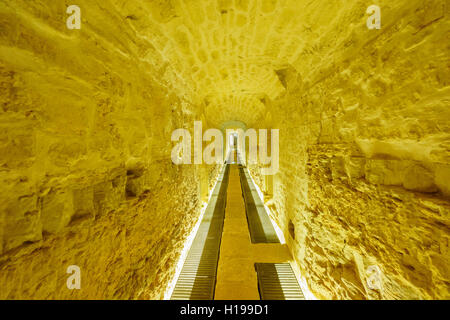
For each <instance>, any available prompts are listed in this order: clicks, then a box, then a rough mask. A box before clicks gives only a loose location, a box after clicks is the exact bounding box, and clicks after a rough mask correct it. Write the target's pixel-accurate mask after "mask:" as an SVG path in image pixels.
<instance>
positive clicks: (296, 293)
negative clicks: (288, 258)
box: [255, 263, 305, 300]
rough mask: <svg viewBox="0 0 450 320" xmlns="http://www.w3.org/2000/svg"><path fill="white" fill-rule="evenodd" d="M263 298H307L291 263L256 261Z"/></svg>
mask: <svg viewBox="0 0 450 320" xmlns="http://www.w3.org/2000/svg"><path fill="white" fill-rule="evenodd" d="M255 269H256V273H257V276H258V290H259V295H260V297H261V300H305V297H304V296H303V292H302V289H301V288H300V285H299V284H298V281H297V278H296V277H295V274H294V271H293V270H292V268H291V265H290V264H289V263H255Z"/></svg>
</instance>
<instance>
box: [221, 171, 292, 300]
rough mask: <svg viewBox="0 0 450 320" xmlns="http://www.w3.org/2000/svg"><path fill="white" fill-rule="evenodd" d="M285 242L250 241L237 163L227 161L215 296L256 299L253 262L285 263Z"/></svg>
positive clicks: (227, 298)
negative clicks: (225, 202)
mask: <svg viewBox="0 0 450 320" xmlns="http://www.w3.org/2000/svg"><path fill="white" fill-rule="evenodd" d="M289 260H291V255H290V253H289V250H288V248H287V246H286V245H285V244H279V243H257V244H252V242H251V238H250V232H249V229H248V223H247V217H246V214H245V202H244V198H243V197H242V189H241V182H240V178H239V169H238V165H236V164H231V165H230V176H229V182H228V191H227V204H226V211H225V221H224V226H223V234H222V242H221V245H220V256H219V265H218V270H217V282H216V289H215V297H214V299H216V300H259V299H260V295H259V292H258V280H257V274H256V270H255V263H257V262H262V263H283V262H284V263H289Z"/></svg>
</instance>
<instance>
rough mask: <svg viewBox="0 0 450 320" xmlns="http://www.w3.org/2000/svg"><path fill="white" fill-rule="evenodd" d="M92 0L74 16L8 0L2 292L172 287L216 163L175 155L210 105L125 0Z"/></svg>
mask: <svg viewBox="0 0 450 320" xmlns="http://www.w3.org/2000/svg"><path fill="white" fill-rule="evenodd" d="M88 3H89V5H87V4H88ZM80 4H81V5H85V6H84V7H85V8H87V7H88V8H89V10H88V11H83V14H84V15H83V16H82V17H83V25H82V28H81V30H68V29H67V28H66V24H65V20H66V18H67V15H66V13H65V10H66V5H65V3H64V1H50V2H49V1H16V0H14V1H2V2H1V3H0V21H1V25H2V27H1V31H0V43H1V46H0V105H1V110H0V153H1V157H0V182H1V184H2V187H1V194H0V254H1V256H0V288H1V289H0V299H5V298H7V299H17V298H33V299H40V298H44V299H46V298H59V299H61V298H62V299H65V298H90V299H105V298H125V299H130V298H131V299H133V298H146V299H147V298H161V297H162V293H163V292H164V289H165V286H166V284H167V283H168V281H170V279H171V277H172V276H173V272H174V267H175V262H176V259H177V258H178V256H179V253H180V250H181V249H182V248H183V245H184V240H185V238H186V236H187V235H188V234H189V232H190V231H191V229H192V227H193V225H194V223H195V222H196V219H197V218H198V216H199V214H200V206H201V204H202V203H201V200H204V199H205V194H206V195H207V193H208V189H209V188H210V187H211V186H212V183H213V182H214V180H215V178H216V176H217V174H218V173H217V170H216V168H215V167H214V166H198V167H193V166H175V165H173V164H172V162H171V158H170V153H171V148H172V143H171V139H170V138H171V133H172V131H173V130H174V129H176V128H180V127H187V128H190V127H192V123H193V121H194V120H198V119H200V117H199V116H198V107H195V106H194V105H193V104H192V103H190V102H188V100H187V97H186V96H184V95H183V94H180V92H179V91H178V90H175V89H174V88H173V86H171V84H170V83H169V82H168V81H167V80H164V78H165V77H166V78H170V77H172V76H173V75H171V72H172V71H171V69H170V67H169V66H167V63H163V61H162V60H163V59H162V58H161V57H158V56H157V55H156V53H155V52H152V51H151V48H150V46H149V44H148V43H147V42H146V41H145V39H142V38H141V37H140V36H139V35H138V34H137V33H136V32H135V30H134V29H133V28H132V27H131V25H130V24H129V22H128V20H130V19H128V18H127V17H126V16H123V13H120V12H119V10H118V9H117V8H115V7H113V6H108V5H106V6H103V5H102V3H101V2H98V3H91V1H81V3H80ZM87 13H89V14H87ZM152 55H153V56H152ZM150 57H152V58H150ZM69 265H78V266H79V267H80V268H81V273H82V289H81V290H68V289H67V287H66V280H67V278H68V276H69V275H68V274H66V269H67V267H68V266H69Z"/></svg>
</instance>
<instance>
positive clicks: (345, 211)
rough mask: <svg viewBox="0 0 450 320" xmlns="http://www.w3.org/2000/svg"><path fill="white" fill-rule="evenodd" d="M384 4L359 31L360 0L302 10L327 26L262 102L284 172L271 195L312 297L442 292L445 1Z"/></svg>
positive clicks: (449, 170) (445, 290)
mask: <svg viewBox="0 0 450 320" xmlns="http://www.w3.org/2000/svg"><path fill="white" fill-rule="evenodd" d="M379 2H381V7H382V8H384V9H383V11H382V12H383V20H382V23H383V27H382V29H381V30H380V31H369V30H367V29H366V28H361V23H358V21H360V20H359V19H360V17H359V16H358V15H355V14H354V11H355V10H357V9H358V8H360V6H362V5H363V4H364V3H363V2H361V1H354V2H351V3H348V4H346V5H345V6H343V7H342V6H341V7H338V5H337V3H336V5H335V6H336V8H335V11H334V12H335V13H334V15H335V17H336V19H331V18H332V15H333V14H332V12H333V10H330V11H329V10H319V8H318V7H317V8H315V9H314V12H312V11H311V12H308V11H307V12H305V14H304V15H305V18H306V19H308V23H310V26H311V29H312V30H319V29H321V30H322V31H321V33H320V36H318V37H317V38H316V39H315V40H314V41H313V40H312V43H311V45H310V47H309V48H310V50H307V51H304V54H303V57H302V58H301V59H299V60H298V61H296V62H294V63H293V67H292V66H291V67H288V68H286V69H284V70H283V72H280V75H281V76H282V80H283V82H284V83H285V84H286V89H287V93H286V94H285V95H284V96H282V97H281V98H279V99H277V100H275V101H272V102H271V103H270V104H268V108H269V109H270V110H271V111H270V116H268V117H267V118H268V119H269V118H270V119H271V122H270V125H271V126H272V127H273V128H279V129H280V171H279V173H278V174H277V175H276V176H275V177H274V182H273V183H274V185H273V189H274V192H273V194H274V196H273V198H271V197H269V198H267V199H266V201H267V204H268V205H269V206H270V208H271V209H272V211H273V213H274V214H275V215H276V217H277V221H278V223H279V224H280V225H281V226H282V228H283V231H284V233H285V235H286V238H287V241H288V244H289V245H290V248H291V250H292V252H293V255H294V256H295V258H296V261H297V262H298V264H299V266H300V268H301V269H302V272H303V274H304V275H305V277H306V279H307V281H308V284H309V287H310V289H311V291H312V292H313V293H314V294H315V295H316V296H317V297H319V298H326V299H444V298H445V299H448V298H449V297H450V268H449V265H450V260H449V257H450V255H449V237H450V223H449V212H450V202H449V196H450V194H449V181H450V179H449V178H450V157H449V156H450V144H449V142H450V123H449V120H448V119H450V113H449V112H450V111H449V108H448V105H449V104H448V102H449V97H450V96H449V90H448V88H449V75H448V73H447V72H445V74H444V71H443V70H448V67H449V61H448V52H449V45H448V41H446V40H445V38H446V37H447V36H448V34H449V23H448V9H449V8H448V6H445V5H444V3H443V2H441V1H429V2H427V5H426V6H424V5H423V2H420V1H395V3H394V2H389V3H388V2H386V1H379ZM330 6H332V5H331V4H330ZM445 10H447V11H445ZM361 12H362V11H361ZM318 15H321V17H320V18H319V17H318ZM314 17H316V18H317V21H316V22H314V19H313V18H314ZM327 18H329V22H328V23H327V24H325V23H323V21H324V20H326V19H327ZM321 23H323V24H321ZM319 24H321V25H320V26H319ZM344 26H345V28H344ZM316 34H317V33H316ZM317 35H318V34H317ZM330 43H331V44H332V45H330ZM251 171H252V174H253V175H254V176H255V177H256V181H257V182H258V184H259V185H260V187H261V189H263V190H264V189H265V188H267V185H265V182H264V179H263V178H262V177H261V176H260V174H259V172H260V170H259V168H258V166H253V167H252V170H251ZM289 234H291V235H290V236H287V235H289ZM371 266H378V267H379V268H380V270H381V272H382V276H381V280H382V281H381V283H382V287H381V289H380V290H373V289H371V288H370V287H369V286H368V284H367V280H368V279H369V276H370V272H368V268H369V267H371Z"/></svg>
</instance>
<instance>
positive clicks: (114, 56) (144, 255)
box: [0, 0, 450, 300]
mask: <svg viewBox="0 0 450 320" xmlns="http://www.w3.org/2000/svg"><path fill="white" fill-rule="evenodd" d="M373 5H375V6H376V7H378V8H379V17H378V19H375V20H376V21H375V24H376V23H378V26H375V27H373V25H371V24H370V19H371V15H372V13H371V12H370V10H368V8H369V7H371V6H373ZM69 6H72V7H73V6H75V7H76V8H77V10H75V9H73V10H72V11H71V10H70V8H68V7H69ZM375 11H376V10H375ZM449 13H450V5H449V3H448V2H447V1H442V0H428V1H423V0H396V1H388V0H348V1H330V0H160V1H155V0H145V1H138V0H128V1H123V0H102V1H98V0H89V1H88V0H73V1H62V0H55V1H44V0H34V1H28V0H1V1H0V106H1V108H2V109H1V110H0V181H1V187H0V191H1V192H0V299H145V300H147V299H168V298H170V294H168V292H169V293H170V292H173V291H174V290H176V280H177V279H179V277H180V270H181V269H182V266H183V263H185V262H186V261H187V258H186V256H187V255H188V253H189V252H190V251H189V250H191V251H192V250H193V249H192V248H195V245H193V240H192V239H193V238H194V237H195V236H196V235H197V234H199V232H200V231H199V230H201V228H202V227H201V224H202V221H206V220H205V219H206V218H205V217H206V216H207V214H209V213H208V212H209V211H208V206H210V203H211V201H213V200H212V199H213V198H214V197H216V198H217V202H219V201H221V202H220V203H221V205H222V206H223V207H222V208H224V209H223V210H224V211H223V212H222V213H223V216H224V217H222V218H223V221H222V222H221V224H220V225H219V227H220V228H219V227H218V228H219V229H217V230H219V231H218V232H217V233H218V234H222V237H221V242H218V243H219V244H217V246H216V247H217V248H216V249H217V250H219V249H220V250H219V252H220V254H219V257H218V262H217V261H216V262H217V264H216V269H215V272H216V273H215V275H216V278H215V298H216V299H235V298H239V299H241V298H242V299H259V298H260V297H259V296H258V295H257V293H258V292H257V291H255V287H257V285H258V284H257V283H256V282H257V272H256V271H255V267H254V266H253V264H254V263H271V262H273V263H275V262H283V263H284V264H286V263H288V265H289V266H290V267H291V269H292V272H293V273H294V274H295V277H296V279H297V281H298V283H299V286H300V288H301V289H302V292H303V296H304V298H307V299H309V298H310V299H336V300H341V299H450V267H449V266H450V249H449V244H450V240H449V239H450V219H449V212H450V108H449V106H450V86H449V83H450V72H449V71H450V56H449V53H450V41H449V39H450V20H449ZM77 20H79V21H77ZM372 23H373V21H372ZM195 125H197V126H198V125H200V126H201V128H202V132H203V133H204V132H206V131H207V130H208V129H216V131H214V132H215V133H217V132H222V133H223V134H224V139H225V144H224V145H225V147H226V149H230V150H228V151H230V152H231V153H227V154H226V155H225V156H224V158H223V159H222V161H215V162H212V163H206V162H205V161H194V160H193V161H192V163H191V164H181V165H180V164H176V163H174V161H173V159H172V154H173V148H174V146H175V144H176V142H174V141H173V139H171V137H172V135H173V132H174V131H176V130H177V129H185V131H186V132H188V133H189V134H188V135H189V136H191V138H192V139H191V140H190V141H188V142H187V145H189V146H191V145H192V146H194V145H195V144H196V143H197V146H194V147H193V148H192V149H193V150H192V152H188V153H186V152H184V154H182V155H181V156H182V157H184V156H187V157H188V158H189V156H191V157H192V159H193V158H194V153H196V150H197V149H198V148H200V155H201V151H202V150H203V149H205V147H206V146H207V145H208V142H207V141H205V140H203V139H202V136H201V135H200V143H199V142H198V140H197V142H196V138H198V134H196V133H195V132H194V131H195V130H194V127H195ZM239 128H241V129H242V128H244V129H245V130H247V129H250V128H251V129H254V130H255V132H261V130H262V129H266V130H269V131H270V132H272V131H271V130H275V129H276V130H278V131H277V132H278V137H277V141H276V147H277V150H278V152H279V160H278V162H279V163H278V168H277V169H278V170H277V171H276V172H273V173H272V174H264V173H263V171H264V169H265V168H266V167H267V163H264V162H263V161H261V159H260V158H258V159H257V160H256V161H253V162H251V161H248V160H247V158H245V154H246V153H245V151H246V150H248V147H246V146H245V143H244V149H239V148H235V146H234V144H233V142H231V143H230V144H229V143H228V136H226V130H227V129H232V130H236V129H239ZM259 138H260V140H259V141H262V139H261V138H262V136H261V134H260V133H259ZM266 138H268V139H269V140H271V142H273V140H274V139H273V138H274V137H273V136H271V135H270V134H269V137H266ZM217 139H218V138H217V137H216V140H217ZM248 140H250V139H247V140H246V138H245V137H244V142H245V141H248ZM230 146H231V147H230ZM241 147H242V145H241ZM196 148H197V149H196ZM259 148H260V145H258V146H257V149H259ZM269 149H271V150H269V151H270V152H272V153H273V152H274V148H273V147H272V148H269ZM184 151H186V150H184ZM197 151H198V150H197ZM216 152H218V150H216ZM230 154H231V155H233V157H234V156H236V159H237V160H231V161H228V159H225V157H226V156H227V155H230ZM242 154H244V159H240V160H239V159H238V158H239V156H240V155H242ZM247 154H248V152H247ZM200 158H201V157H200ZM197 160H198V159H197ZM225 172H226V176H225ZM225 182H226V183H227V184H226V185H225V187H224V188H223V189H224V190H225V191H226V194H225V195H223V194H222V196H221V194H220V193H217V194H215V193H214V190H215V189H214V188H215V186H218V185H220V184H221V183H222V184H224V183H225ZM241 188H242V190H241ZM245 188H248V190H249V191H248V194H247V195H250V196H249V197H254V198H251V199H250V198H246V197H244V196H245V194H244V189H245ZM249 199H250V200H249ZM252 201H253V202H252ZM252 203H253V204H254V206H256V207H258V208H260V209H261V208H263V209H264V210H265V212H266V213H267V216H266V217H265V219H266V220H267V219H270V221H269V220H267V221H269V222H270V223H271V224H272V226H273V228H274V229H275V231H276V232H277V234H278V236H279V239H283V240H282V241H280V243H275V244H273V243H263V244H255V243H251V242H250V236H249V231H248V228H247V222H248V226H250V220H248V219H249V218H248V216H247V218H246V211H248V210H249V209H248V205H249V204H252ZM258 203H260V204H258ZM217 207H218V205H217V206H216V208H217ZM246 208H247V209H246ZM211 212H212V211H211ZM211 214H212V213H211ZM214 219H215V218H214ZM214 219H212V218H211V220H210V221H213V220H214ZM246 220H248V221H246ZM214 221H215V220H214ZM211 223H212V222H211ZM199 226H200V227H199ZM208 230H210V229H208ZM211 230H212V229H211ZM211 230H210V232H211ZM214 230H215V229H214ZM219 240H220V239H219ZM194 242H195V241H194ZM213 264H214V263H213ZM69 266H76V267H77V268H78V269H79V271H80V272H81V280H80V281H81V286H80V287H79V288H76V289H75V290H72V289H70V288H69V286H68V285H66V284H67V281H68V277H69V276H70V274H69V273H68V267H69ZM181 273H182V271H181ZM236 275H237V276H238V278H237V279H235V278H233V276H236ZM230 277H231V278H230ZM374 277H375V278H374ZM230 279H231V280H230ZM233 279H234V280H233ZM374 279H375V280H376V281H375V282H376V283H374V282H373V281H372V280H374ZM371 281H372V282H371ZM233 286H234V290H232V289H233ZM174 287H175V289H174ZM238 288H241V289H242V290H240V294H241V296H236V295H233V294H236V291H239V290H237V289H238ZM213 289H214V288H213ZM247 289H248V290H247ZM252 290H253V291H252ZM257 290H258V289H257ZM246 292H247V293H248V295H245V294H246Z"/></svg>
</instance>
